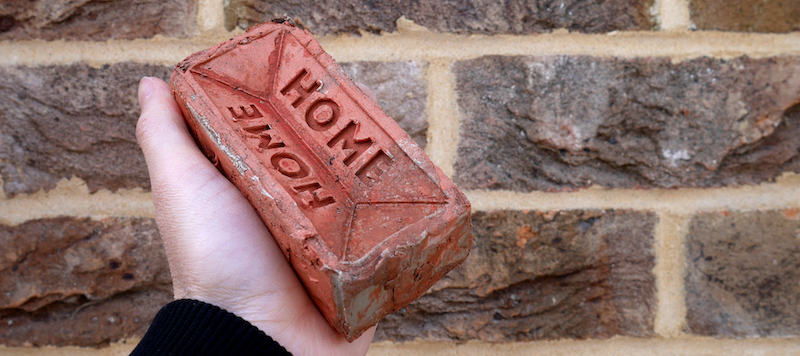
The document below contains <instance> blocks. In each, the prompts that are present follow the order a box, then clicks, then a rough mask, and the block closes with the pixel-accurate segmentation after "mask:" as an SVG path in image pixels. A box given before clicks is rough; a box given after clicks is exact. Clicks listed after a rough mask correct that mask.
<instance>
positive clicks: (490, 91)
mask: <svg viewBox="0 0 800 356" xmlns="http://www.w3.org/2000/svg"><path fill="white" fill-rule="evenodd" d="M453 71H454V72H455V75H456V77H457V91H458V104H459V108H460V115H461V118H462V119H461V122H462V124H461V132H460V135H461V138H460V143H459V146H458V153H457V155H458V157H457V160H456V164H455V179H454V180H455V181H456V183H457V184H459V185H460V186H461V187H462V188H467V189H506V190H514V191H521V192H526V191H532V190H546V191H558V190H570V189H575V188H580V187H587V186H590V185H593V184H597V185H601V186H605V187H614V188H639V187H644V188H652V187H670V188H671V187H716V186H727V185H741V184H755V183H760V182H765V181H770V180H772V179H774V177H776V176H778V175H780V174H781V173H782V172H786V171H792V172H800V158H798V155H799V152H798V149H800V106H795V104H797V103H798V102H800V58H798V57H776V58H765V59H750V58H747V57H741V58H736V59H732V60H720V59H711V58H699V59H693V60H687V61H685V62H681V63H672V62H671V61H670V60H669V59H667V58H635V59H621V58H599V57H588V56H551V57H503V56H487V57H482V58H477V59H474V60H467V61H461V62H457V63H456V64H455V65H454V69H453Z"/></svg>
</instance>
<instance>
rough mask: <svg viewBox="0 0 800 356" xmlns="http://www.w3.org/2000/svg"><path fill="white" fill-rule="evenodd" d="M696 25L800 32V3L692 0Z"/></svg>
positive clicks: (736, 29)
mask: <svg viewBox="0 0 800 356" xmlns="http://www.w3.org/2000/svg"><path fill="white" fill-rule="evenodd" d="M689 6H690V9H691V16H692V23H694V24H695V26H697V28H698V29H701V30H722V31H740V32H790V31H799V30H800V2H798V1H797V0H770V1H753V0H725V1H722V0H691V1H690V2H689Z"/></svg>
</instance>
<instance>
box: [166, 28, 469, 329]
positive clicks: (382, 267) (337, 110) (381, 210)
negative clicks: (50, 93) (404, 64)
mask: <svg viewBox="0 0 800 356" xmlns="http://www.w3.org/2000/svg"><path fill="white" fill-rule="evenodd" d="M171 82H172V86H173V94H174V95H175V98H176V100H177V101H178V103H179V104H180V106H181V109H182V110H183V114H184V117H185V118H186V120H187V123H188V125H189V127H190V130H191V131H192V133H193V134H194V135H195V138H196V139H197V142H198V144H199V145H200V147H201V149H202V150H203V152H204V153H205V154H206V155H207V156H208V157H209V158H210V159H211V161H212V162H214V163H215V165H216V166H217V167H218V168H220V170H221V171H222V172H223V173H224V174H225V175H226V176H227V177H228V179H230V180H231V182H233V183H234V184H235V185H236V186H237V187H238V188H239V189H240V190H241V191H242V193H244V195H245V196H247V198H248V199H249V200H250V202H251V203H252V204H253V206H254V207H255V208H256V210H257V211H258V213H259V215H260V216H261V218H262V219H263V220H264V223H265V224H266V225H267V227H268V228H269V229H270V231H271V232H272V234H273V236H274V237H275V240H276V241H277V242H278V244H279V245H280V247H281V248H282V249H283V251H284V253H285V255H286V258H287V259H288V260H289V261H290V262H291V264H292V266H293V267H294V269H295V271H296V272H297V274H298V276H299V277H300V279H301V280H302V282H303V283H304V285H305V287H306V289H307V291H308V292H309V294H310V295H311V297H312V299H313V300H314V302H315V303H316V305H317V307H318V308H319V310H320V311H321V312H322V314H323V315H324V316H325V318H326V319H327V320H328V322H330V324H331V325H332V326H333V327H334V328H335V329H336V330H337V331H338V332H339V333H341V334H342V335H344V336H345V337H346V338H347V339H348V340H350V341H352V340H353V339H355V338H357V337H358V336H359V335H361V333H363V332H364V331H365V330H366V329H368V328H369V327H371V326H372V325H374V324H375V323H377V322H378V321H379V320H380V319H381V318H383V316H385V315H386V314H389V313H391V312H393V311H395V310H398V309H400V308H402V307H403V306H405V305H406V304H408V303H410V302H411V301H413V300H415V299H416V298H418V297H419V296H420V295H421V294H422V293H424V292H425V290H427V289H428V288H429V287H430V286H431V285H433V284H434V283H435V282H436V281H437V280H439V279H440V278H442V277H443V276H444V275H445V274H447V272H449V271H450V270H451V269H453V268H455V267H456V266H458V265H459V264H460V263H461V262H462V261H463V260H464V259H465V258H466V257H467V254H468V253H469V250H470V248H471V246H472V228H471V223H470V205H469V202H468V201H467V199H466V197H465V196H464V195H463V194H462V193H461V192H460V191H459V190H458V188H457V187H456V186H455V185H454V184H453V183H452V182H451V181H450V180H449V179H448V178H447V177H446V176H445V175H444V174H443V173H442V172H441V170H439V169H438V168H437V167H435V166H434V165H433V163H431V161H430V159H428V157H427V156H425V154H424V152H423V151H422V150H421V149H420V148H419V147H418V146H417V145H416V144H415V143H414V141H412V140H411V138H409V136H408V135H407V134H406V133H405V132H403V131H402V129H400V128H399V127H398V126H397V124H396V123H395V122H394V120H392V119H391V118H390V117H388V116H387V115H386V114H385V113H384V112H383V111H382V110H381V109H380V108H379V107H378V106H377V104H375V103H374V102H373V101H372V100H370V99H369V98H368V97H367V96H366V95H365V94H364V93H363V92H362V91H361V90H360V89H358V87H356V86H355V84H354V83H353V82H352V81H351V80H350V79H348V78H347V77H346V76H345V75H344V73H343V72H342V70H341V68H340V67H339V66H338V65H337V64H336V63H335V62H334V60H333V59H332V58H331V57H330V56H329V55H328V54H327V53H325V52H324V51H323V50H322V48H321V47H320V45H319V43H318V42H317V41H316V40H314V38H313V37H312V36H311V34H309V33H308V32H306V31H303V30H301V29H298V28H296V27H294V26H291V25H289V24H278V23H265V24H262V25H260V26H256V27H253V28H251V29H250V30H248V31H247V33H245V34H243V35H240V36H238V37H235V38H233V39H231V40H230V41H227V42H224V43H222V44H219V45H217V46H215V47H213V48H210V49H207V50H205V51H202V52H198V53H195V54H193V55H192V56H190V57H189V58H187V59H186V60H184V61H183V62H181V63H180V64H178V66H177V67H176V68H175V70H174V72H173V74H172V79H171Z"/></svg>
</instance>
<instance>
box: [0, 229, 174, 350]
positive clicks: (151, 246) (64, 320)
mask: <svg viewBox="0 0 800 356" xmlns="http://www.w3.org/2000/svg"><path fill="white" fill-rule="evenodd" d="M170 283H171V282H170V274H169V267H168V266H167V261H166V256H165V255H164V251H163V246H162V245H161V240H160V238H159V236H158V230H157V228H156V225H155V221H153V220H152V219H130V218H108V219H104V220H100V221H93V220H89V219H87V218H67V217H64V218H54V219H41V220H33V221H29V222H26V223H24V224H21V225H17V226H2V225H0V290H2V291H4V293H2V294H0V335H5V336H6V337H4V338H3V344H5V345H8V346H18V345H25V344H26V343H31V344H32V345H34V346H38V345H80V346H94V345H99V344H103V343H107V342H109V341H114V340H118V339H120V338H122V337H128V336H132V335H139V336H141V335H142V332H143V331H145V330H146V329H147V324H148V323H149V321H150V320H151V319H152V318H153V316H154V315H155V312H156V311H157V310H158V308H160V307H161V306H163V305H164V304H165V303H166V302H168V301H169V299H170V297H171V296H170V294H171V286H170Z"/></svg>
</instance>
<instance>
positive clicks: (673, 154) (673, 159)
mask: <svg viewBox="0 0 800 356" xmlns="http://www.w3.org/2000/svg"><path fill="white" fill-rule="evenodd" d="M661 154H662V155H663V156H664V159H666V160H667V161H669V165H670V166H672V167H677V166H678V164H677V161H678V160H679V159H680V160H684V161H687V160H689V158H691V157H690V156H689V151H687V150H677V151H672V150H670V149H666V148H665V149H663V150H662V151H661Z"/></svg>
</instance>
